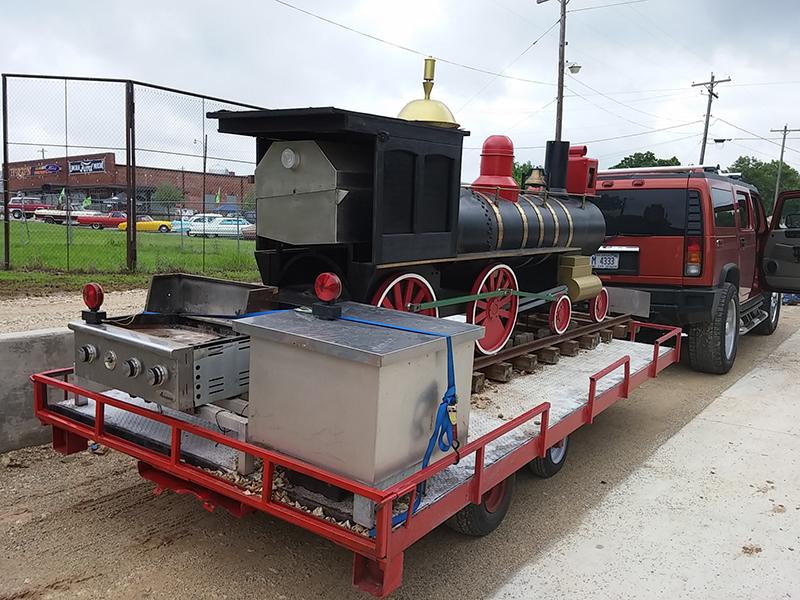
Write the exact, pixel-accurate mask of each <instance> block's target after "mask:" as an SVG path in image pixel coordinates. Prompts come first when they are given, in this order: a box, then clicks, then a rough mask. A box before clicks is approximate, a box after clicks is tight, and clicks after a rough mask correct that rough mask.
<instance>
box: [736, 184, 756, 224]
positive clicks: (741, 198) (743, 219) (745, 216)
mask: <svg viewBox="0 0 800 600" xmlns="http://www.w3.org/2000/svg"><path fill="white" fill-rule="evenodd" d="M736 203H737V206H738V209H739V228H740V229H743V230H744V229H747V230H750V229H753V222H752V220H751V219H750V196H748V195H747V194H746V193H745V192H736Z"/></svg>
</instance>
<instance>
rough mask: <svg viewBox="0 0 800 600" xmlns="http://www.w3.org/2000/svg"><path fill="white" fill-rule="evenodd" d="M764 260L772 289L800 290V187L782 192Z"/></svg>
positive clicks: (776, 290)
mask: <svg viewBox="0 0 800 600" xmlns="http://www.w3.org/2000/svg"><path fill="white" fill-rule="evenodd" d="M761 264H762V272H763V274H764V279H765V280H766V282H767V285H768V286H769V288H770V289H771V290H772V291H774V292H792V293H800V190H794V191H791V192H783V193H782V194H781V195H780V196H778V201H777V202H776V203H775V210H774V211H773V212H772V222H771V223H770V231H769V237H768V238H767V243H766V246H765V247H764V256H763V258H762V263H761Z"/></svg>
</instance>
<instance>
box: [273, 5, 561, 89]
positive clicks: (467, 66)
mask: <svg viewBox="0 0 800 600" xmlns="http://www.w3.org/2000/svg"><path fill="white" fill-rule="evenodd" d="M275 2H277V3H278V4H280V5H282V6H285V7H286V8H291V9H292V10H296V11H297V12H301V13H303V14H304V15H308V16H309V17H313V18H315V19H319V20H320V21H323V22H325V23H328V24H329V25H335V26H336V27H339V28H341V29H344V30H345V31H349V32H351V33H355V34H358V35H360V36H363V37H365V38H368V39H370V40H373V41H376V42H380V43H381V44H386V45H388V46H392V47H394V48H398V49H400V50H405V51H406V52H411V53H412V54H416V55H417V56H424V57H426V58H427V57H428V56H430V53H427V52H420V51H419V50H414V49H413V48H408V47H407V46H401V45H400V44H395V43H394V42H390V41H388V40H384V39H382V38H379V37H377V36H374V35H370V34H369V33H364V32H363V31H359V30H358V29H353V28H352V27H348V26H347V25H342V24H341V23H337V22H336V21H332V20H331V19H326V18H325V17H323V16H320V15H318V14H315V13H312V12H310V11H307V10H304V9H302V8H300V7H298V6H294V5H292V4H289V3H288V2H284V1H283V0H275ZM434 58H435V59H436V60H438V61H439V62H443V63H446V64H448V65H453V66H454V67H460V68H462V69H467V70H468V71H475V72H476V73H483V74H485V75H494V76H495V77H502V78H503V79H511V80H513V81H522V82H524V83H534V84H536V85H551V86H554V87H555V84H554V83H548V82H546V81H535V80H533V79H523V78H522V77H512V76H511V75H503V74H502V73H495V72H494V71H487V70H485V69H479V68H477V67H470V66H469V65H465V64H462V63H458V62H455V61H452V60H447V59H446V58H442V57H440V56H434Z"/></svg>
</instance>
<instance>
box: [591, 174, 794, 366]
mask: <svg viewBox="0 0 800 600" xmlns="http://www.w3.org/2000/svg"><path fill="white" fill-rule="evenodd" d="M597 194H598V197H597V198H596V199H595V200H594V203H595V204H596V205H597V206H598V207H599V208H600V210H602V211H603V214H604V215H605V218H606V240H605V242H604V244H603V246H601V247H600V249H599V250H598V252H597V253H596V254H595V255H594V256H593V257H592V258H593V267H594V269H595V271H596V273H597V274H598V275H599V276H600V278H601V279H602V280H603V282H604V284H605V285H606V286H608V287H609V290H610V293H611V296H612V303H613V297H614V288H628V289H634V290H639V291H645V292H649V299H650V308H649V313H650V319H651V320H652V321H654V322H657V323H662V324H667V325H678V326H681V327H682V328H683V329H684V331H685V332H686V333H687V334H688V350H689V352H688V354H689V362H690V363H691V365H692V367H693V368H694V369H695V370H698V371H703V372H707V373H727V372H728V371H729V370H730V368H731V367H732V366H733V363H734V360H735V358H736V351H737V347H738V343H739V335H740V333H746V332H748V331H754V332H755V333H759V334H764V335H769V334H771V333H772V332H773V331H775V328H776V326H777V324H778V318H779V315H780V295H779V294H778V293H777V292H778V290H774V291H773V289H771V288H770V287H768V285H767V284H766V282H765V280H764V277H763V274H762V261H763V260H764V259H765V255H764V247H765V245H766V242H767V238H768V237H769V225H768V223H767V219H766V215H765V213H764V209H763V207H762V205H761V200H760V198H759V194H758V190H757V189H756V188H755V187H753V186H751V185H748V184H747V183H745V182H743V181H742V180H741V179H740V178H737V177H734V176H729V175H726V174H724V173H720V172H719V171H718V169H716V168H711V167H694V166H692V167H662V168H659V167H656V168H644V169H614V170H609V171H601V172H600V173H599V174H598V182H597Z"/></svg>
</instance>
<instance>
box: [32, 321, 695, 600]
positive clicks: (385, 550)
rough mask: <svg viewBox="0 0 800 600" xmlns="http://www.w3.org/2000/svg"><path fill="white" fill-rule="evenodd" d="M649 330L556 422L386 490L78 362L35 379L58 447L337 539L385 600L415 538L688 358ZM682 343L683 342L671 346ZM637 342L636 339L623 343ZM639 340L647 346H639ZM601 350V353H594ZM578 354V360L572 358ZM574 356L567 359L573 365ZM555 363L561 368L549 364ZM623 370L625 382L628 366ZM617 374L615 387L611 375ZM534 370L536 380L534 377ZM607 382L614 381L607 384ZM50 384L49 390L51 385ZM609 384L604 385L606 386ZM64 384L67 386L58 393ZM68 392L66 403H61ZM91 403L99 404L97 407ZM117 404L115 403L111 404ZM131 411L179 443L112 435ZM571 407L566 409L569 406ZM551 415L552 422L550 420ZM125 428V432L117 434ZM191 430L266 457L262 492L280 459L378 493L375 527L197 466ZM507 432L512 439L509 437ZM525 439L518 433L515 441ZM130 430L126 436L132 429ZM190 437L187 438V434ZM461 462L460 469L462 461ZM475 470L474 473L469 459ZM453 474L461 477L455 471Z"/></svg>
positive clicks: (518, 420) (544, 409) (673, 331)
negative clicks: (433, 492) (90, 451)
mask: <svg viewBox="0 0 800 600" xmlns="http://www.w3.org/2000/svg"><path fill="white" fill-rule="evenodd" d="M640 328H648V329H651V330H652V329H656V330H660V331H665V332H666V333H664V335H662V336H661V337H659V338H658V339H657V340H656V341H655V343H654V344H653V345H652V346H651V347H652V358H651V359H648V360H647V361H646V364H643V366H642V362H641V360H639V362H638V363H637V364H639V365H640V366H639V367H638V368H632V366H631V365H632V361H631V356H630V354H625V355H623V356H621V357H620V358H618V359H617V360H615V361H614V362H612V363H610V364H608V365H607V366H606V367H605V368H602V369H600V370H598V371H596V372H594V373H593V374H592V375H590V376H589V377H588V382H587V383H588V393H587V395H586V401H585V402H584V401H583V400H580V401H579V403H578V406H577V408H575V409H573V408H572V407H570V408H569V410H571V412H570V413H569V414H566V415H565V416H560V418H558V420H555V419H551V409H552V406H551V403H550V402H541V403H539V404H538V405H537V406H534V407H532V408H530V409H528V410H525V412H523V413H522V414H519V415H517V416H515V417H514V418H512V419H511V420H509V421H508V422H505V423H504V424H502V425H500V426H498V427H495V428H493V429H491V431H489V432H488V433H483V434H481V435H480V436H479V437H477V438H476V439H474V440H472V441H469V442H468V443H467V444H465V445H463V446H462V447H461V448H460V449H459V451H458V456H457V455H456V453H453V452H451V453H449V454H447V455H446V456H445V457H444V458H442V459H441V460H439V461H437V462H435V463H434V464H431V465H430V466H428V467H427V468H425V469H423V470H421V471H419V472H417V473H415V474H414V475H412V476H410V477H407V478H406V479H404V480H403V481H401V482H399V483H397V484H396V485H394V486H392V487H390V488H388V489H386V490H376V489H374V488H371V487H369V486H366V485H363V484H360V483H358V482H356V481H352V480H349V479H346V478H344V477H341V476H338V475H335V474H333V473H330V472H327V471H325V470H322V469H319V468H316V467H314V466H312V465H309V464H306V463H304V462H301V461H298V460H295V459H292V458H289V457H286V456H283V455H281V454H278V453H276V452H271V451H269V450H266V449H264V448H261V447H258V446H255V445H253V444H249V443H246V442H243V441H239V440H237V439H235V438H232V437H229V436H228V435H224V434H222V433H218V432H215V431H212V430H209V429H206V428H204V427H201V426H198V425H196V424H193V423H191V422H187V421H186V420H184V419H178V418H174V417H173V416H169V415H167V414H162V413H160V412H156V411H151V410H148V409H147V408H144V407H142V406H136V405H134V404H132V403H129V402H126V401H124V400H121V399H117V398H113V397H111V396H109V395H107V394H104V393H98V392H93V391H90V390H88V389H85V388H83V387H80V386H78V385H75V384H74V383H72V382H71V381H70V376H71V374H72V369H71V368H67V369H60V370H55V371H49V372H45V373H39V374H36V375H32V376H31V380H32V381H33V382H34V402H35V410H36V415H37V417H38V418H39V419H40V420H41V422H42V423H43V424H49V425H51V426H52V427H53V430H52V431H53V447H54V449H55V450H56V451H58V452H60V453H62V454H73V453H75V452H80V451H82V450H84V449H86V447H87V444H88V441H89V440H94V441H95V442H97V443H101V444H104V445H106V446H108V447H109V448H112V449H114V450H117V451H119V452H123V453H125V454H128V455H130V456H133V457H135V458H137V459H138V460H139V465H138V469H139V473H140V474H141V476H142V477H144V478H145V479H148V480H150V481H153V482H154V483H155V484H156V488H155V493H156V494H160V493H161V492H162V491H163V490H165V489H171V490H173V491H175V492H178V493H181V494H186V493H191V494H193V495H194V496H196V497H197V498H198V499H199V500H201V501H202V502H203V503H204V505H205V507H206V508H207V509H208V510H212V511H213V509H214V508H215V507H216V506H219V507H221V508H224V509H225V510H227V511H228V512H230V513H231V514H233V515H235V516H237V517H242V516H244V515H246V514H248V513H251V512H254V511H256V510H261V511H264V512H266V513H269V514H271V515H273V516H275V517H277V518H280V519H283V520H285V521H288V522H290V523H293V524H295V525H298V526H300V527H303V528H305V529H307V530H309V531H312V532H314V533H317V534H319V535H321V536H323V537H325V538H327V539H329V540H331V541H332V542H334V543H336V544H338V545H340V546H343V547H345V548H348V549H350V550H352V551H353V552H354V563H353V585H355V586H356V587H357V588H358V589H360V590H362V591H364V592H366V593H368V594H370V595H372V596H374V597H377V598H384V597H386V596H387V595H389V594H390V593H391V592H392V591H393V590H395V589H396V588H397V587H398V586H399V585H400V583H401V580H402V570H403V552H404V551H405V550H406V549H407V548H408V547H409V546H411V544H413V543H414V542H415V541H417V540H418V539H420V538H422V537H423V536H424V535H426V534H427V533H429V532H430V531H431V530H433V529H434V528H436V527H437V526H439V525H440V524H442V523H444V522H445V521H447V520H448V519H449V518H450V517H452V516H453V515H455V514H456V513H458V512H459V511H461V510H462V509H464V508H465V507H468V506H470V505H481V504H482V503H487V502H492V501H494V500H496V496H497V494H496V493H495V492H497V491H500V492H503V491H504V489H505V488H504V485H505V482H506V480H508V478H509V477H512V476H513V475H514V473H516V471H518V470H519V469H520V468H522V467H523V466H525V465H526V464H528V463H530V462H531V461H534V460H535V459H537V457H538V458H542V459H543V458H544V457H545V456H546V454H547V452H548V450H549V449H550V448H551V447H552V446H554V445H555V444H558V443H559V442H560V441H561V440H563V439H564V438H566V437H567V436H568V435H569V434H570V433H572V432H573V431H575V430H576V429H578V427H580V426H581V425H584V424H588V423H592V421H593V420H594V418H595V417H596V416H597V415H598V414H599V413H601V412H602V411H604V410H605V409H606V408H608V407H609V406H611V405H612V404H614V402H616V401H617V400H619V399H620V398H626V397H627V396H628V394H629V393H630V391H631V390H633V389H634V388H636V387H638V386H639V385H641V384H642V383H644V382H645V381H646V380H647V379H650V378H653V377H656V376H657V375H658V373H659V372H660V371H662V370H663V369H664V368H666V367H667V366H669V365H671V364H672V363H675V362H677V361H678V360H679V357H680V342H681V338H680V329H678V328H670V327H663V326H653V325H649V324H643V323H635V322H634V323H633V324H632V327H631V333H630V336H631V341H633V340H634V339H635V336H636V333H637V331H638V330H639V329H640ZM669 340H673V341H674V346H672V347H668V346H666V345H665V344H666V343H667V342H668V341H669ZM624 343H629V342H624ZM637 346H644V345H643V344H637ZM591 352H594V351H591ZM569 360H576V359H569ZM566 363H567V361H566V360H565V361H564V363H562V365H564V364H566ZM548 368H550V369H553V368H557V367H548ZM620 370H621V371H622V374H621V380H619V381H616V380H617V379H620V377H619V375H620V374H619V371H620ZM612 374H615V375H614V377H616V379H615V380H614V381H613V382H612V384H611V385H608V381H609V378H610V375H612ZM525 377H537V375H530V376H525ZM604 381H605V384H606V385H605V387H603V382H604ZM48 388H50V389H48ZM601 388H603V389H602V391H601ZM58 390H60V392H58ZM56 397H60V398H61V400H56V399H55V398H56ZM74 397H81V398H85V399H88V400H89V401H91V402H93V404H94V406H93V408H92V409H91V418H90V419H89V418H86V414H85V411H84V415H83V418H82V419H77V418H75V417H74V415H71V414H70V413H68V412H65V411H63V410H54V408H55V409H57V407H58V403H59V402H62V403H64V402H69V399H70V398H74ZM90 406H91V405H90ZM107 407H108V408H107ZM114 410H119V411H124V413H125V414H127V415H131V416H133V415H135V416H136V417H138V418H141V419H145V420H148V421H149V422H154V423H158V424H161V425H160V426H161V427H162V428H163V427H167V428H169V431H170V435H169V438H170V443H169V449H168V451H162V452H159V451H157V450H153V449H151V448H148V447H145V446H144V445H142V444H139V443H136V441H132V439H125V437H122V436H120V435H117V434H114V433H111V432H109V431H108V429H109V428H107V426H106V417H107V413H108V412H110V411H114ZM562 412H563V411H562ZM536 417H539V421H538V422H536V423H537V425H538V433H537V434H536V435H532V436H527V437H526V435H521V432H522V431H523V428H524V427H525V426H526V425H527V426H528V427H530V426H531V424H530V423H529V422H530V421H531V420H533V419H535V418H536ZM551 421H552V423H551ZM117 433H119V431H117ZM185 434H191V435H193V436H198V437H199V438H203V439H204V440H208V441H209V442H211V443H213V444H216V445H221V446H225V447H228V448H230V449H232V450H236V451H240V452H244V453H247V454H249V455H252V456H254V457H256V458H260V459H262V460H263V473H262V480H261V484H262V489H263V490H271V489H272V487H273V485H272V484H273V476H274V474H275V469H276V466H279V467H282V468H284V469H291V470H293V471H295V472H297V473H300V474H303V475H307V476H309V477H312V478H314V479H316V480H319V481H322V482H324V483H327V484H330V485H333V486H336V487H339V488H342V489H344V490H347V491H349V492H353V493H354V494H358V495H360V496H363V497H365V498H367V499H369V500H372V501H374V502H375V503H376V505H377V513H376V527H375V529H374V531H373V532H372V534H371V535H370V536H369V537H367V536H365V535H361V534H359V533H356V532H355V531H352V530H350V529H348V528H346V527H344V526H342V525H339V524H337V523H335V522H332V521H330V520H327V519H325V518H322V517H318V516H315V515H313V514H311V513H310V512H307V511H304V510H302V509H299V508H296V507H295V506H293V505H291V504H287V503H285V502H282V501H279V500H276V499H275V498H274V494H266V495H265V494H263V493H262V494H260V495H258V494H253V493H252V492H250V491H248V490H246V489H245V488H243V487H242V486H239V485H237V484H235V483H234V482H233V481H229V480H227V479H223V478H221V477H217V476H216V475H214V474H212V473H210V472H209V471H207V470H204V469H202V468H200V467H198V466H193V465H191V464H189V463H188V462H187V461H186V460H184V457H183V455H182V438H183V437H184V435H185ZM503 436H506V437H505V438H504V437H503ZM509 436H511V439H512V441H511V442H510V443H511V446H512V448H511V449H510V450H509V451H508V452H506V453H504V454H503V455H502V456H499V457H498V456H497V455H492V452H491V451H489V452H488V453H487V446H488V445H489V444H492V443H493V442H495V443H497V442H498V440H499V439H500V438H503V439H505V440H508V439H509ZM514 436H516V438H514ZM126 437H127V436H126ZM187 437H188V435H187ZM457 460H460V466H454V463H456V461H457ZM472 462H474V467H470V468H469V470H465V465H471V464H472ZM448 469H450V470H451V471H452V470H454V469H458V472H460V473H464V474H465V476H464V477H463V478H461V479H459V478H458V477H456V478H455V481H456V482H455V483H451V484H450V485H449V487H446V489H445V490H444V491H441V490H439V495H438V497H436V498H435V499H433V500H431V501H429V502H422V503H421V504H420V506H419V508H417V509H416V510H415V509H414V508H413V507H414V506H415V500H416V494H417V493H418V491H417V490H418V488H419V485H420V484H422V483H423V482H431V481H433V480H434V479H435V478H436V476H437V475H438V476H441V475H443V474H445V473H446V472H449V471H446V470H448ZM450 479H451V480H452V479H453V478H452V477H451V478H450ZM408 495H410V499H409V502H408V506H409V508H408V510H407V512H406V518H405V521H404V522H402V523H401V524H399V525H395V526H394V527H393V526H392V518H393V513H392V510H393V502H394V501H395V500H398V499H401V498H403V497H408Z"/></svg>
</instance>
